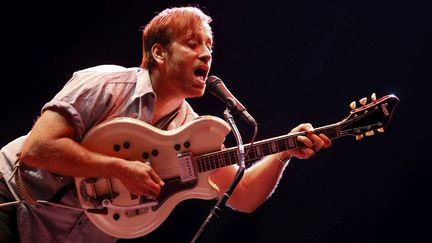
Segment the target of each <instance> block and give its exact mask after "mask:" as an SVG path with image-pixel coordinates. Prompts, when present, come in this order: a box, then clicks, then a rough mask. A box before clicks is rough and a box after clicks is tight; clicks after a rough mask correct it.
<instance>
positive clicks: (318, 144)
mask: <svg viewBox="0 0 432 243" xmlns="http://www.w3.org/2000/svg"><path fill="white" fill-rule="evenodd" d="M301 131H306V132H307V134H306V136H298V137H297V140H298V141H299V142H301V143H303V144H304V145H305V146H304V147H301V148H297V149H291V150H288V151H287V152H286V153H289V154H290V155H291V156H294V157H296V158H298V159H309V158H310V157H312V156H314V155H315V153H316V152H318V151H320V150H321V149H322V148H328V147H330V145H331V140H330V139H329V138H328V137H327V136H326V135H324V134H322V133H321V134H319V135H316V134H315V133H314V129H313V127H312V125H311V124H310V123H303V124H300V125H298V126H297V127H295V128H294V129H292V130H291V133H293V132H301Z"/></svg>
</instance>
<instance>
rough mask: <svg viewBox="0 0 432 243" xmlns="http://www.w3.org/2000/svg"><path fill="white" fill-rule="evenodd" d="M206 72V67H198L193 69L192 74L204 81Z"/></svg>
mask: <svg viewBox="0 0 432 243" xmlns="http://www.w3.org/2000/svg"><path fill="white" fill-rule="evenodd" d="M207 72H208V69H207V68H204V67H199V68H197V69H196V70H195V71H194V74H195V76H197V77H198V78H200V79H201V80H202V81H204V82H205V80H206V77H207Z"/></svg>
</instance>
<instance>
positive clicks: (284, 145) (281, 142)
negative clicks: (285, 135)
mask: <svg viewBox="0 0 432 243" xmlns="http://www.w3.org/2000/svg"><path fill="white" fill-rule="evenodd" d="M277 144H278V152H280V151H284V150H287V149H288V145H287V141H286V139H282V140H278V143H277Z"/></svg>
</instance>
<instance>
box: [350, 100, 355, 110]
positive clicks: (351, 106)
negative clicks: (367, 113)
mask: <svg viewBox="0 0 432 243" xmlns="http://www.w3.org/2000/svg"><path fill="white" fill-rule="evenodd" d="M356 106H357V104H356V102H355V101H353V102H351V104H350V108H351V109H353V110H354V109H355V108H356Z"/></svg>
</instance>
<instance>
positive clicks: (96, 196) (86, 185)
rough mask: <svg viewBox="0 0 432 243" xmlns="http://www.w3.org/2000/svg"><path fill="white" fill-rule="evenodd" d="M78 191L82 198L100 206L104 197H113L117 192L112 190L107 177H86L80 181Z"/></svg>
mask: <svg viewBox="0 0 432 243" xmlns="http://www.w3.org/2000/svg"><path fill="white" fill-rule="evenodd" d="M80 193H81V196H82V197H83V199H84V200H85V201H87V202H91V203H92V204H93V205H94V206H95V207H100V206H101V203H102V201H103V200H105V199H111V200H112V199H114V198H116V197H117V196H118V195H119V193H117V192H114V191H113V189H112V186H111V180H110V179H109V178H99V179H96V178H87V179H84V180H82V181H81V182H80Z"/></svg>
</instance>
